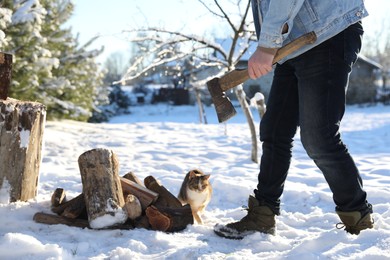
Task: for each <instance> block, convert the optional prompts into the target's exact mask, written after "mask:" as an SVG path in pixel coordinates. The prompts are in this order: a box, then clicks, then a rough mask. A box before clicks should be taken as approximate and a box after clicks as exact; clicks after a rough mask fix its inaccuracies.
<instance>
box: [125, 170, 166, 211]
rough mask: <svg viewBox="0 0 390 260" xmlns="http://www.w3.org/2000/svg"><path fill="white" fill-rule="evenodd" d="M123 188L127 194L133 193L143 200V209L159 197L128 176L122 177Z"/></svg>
mask: <svg viewBox="0 0 390 260" xmlns="http://www.w3.org/2000/svg"><path fill="white" fill-rule="evenodd" d="M121 184H122V189H123V192H124V194H125V195H128V194H132V195H134V196H136V197H137V198H138V199H139V201H140V202H141V206H142V210H145V209H146V208H147V207H148V206H150V205H151V204H152V203H154V202H155V201H156V200H157V199H158V196H159V195H158V194H157V193H156V192H154V191H151V190H149V189H147V188H145V187H144V186H142V185H139V184H137V183H135V182H133V181H131V180H128V179H126V178H123V177H122V178H121Z"/></svg>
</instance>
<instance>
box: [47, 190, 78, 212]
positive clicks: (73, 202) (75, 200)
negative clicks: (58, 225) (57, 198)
mask: <svg viewBox="0 0 390 260" xmlns="http://www.w3.org/2000/svg"><path fill="white" fill-rule="evenodd" d="M53 195H54V194H53ZM77 207H78V208H82V207H84V209H85V198H84V194H82V193H81V194H79V195H78V196H77V197H74V198H73V199H71V200H69V201H66V202H63V203H61V204H60V205H58V206H54V207H52V208H51V211H53V212H54V213H57V214H58V215H61V214H63V213H64V211H65V209H67V208H73V209H74V208H77ZM80 211H81V210H80Z"/></svg>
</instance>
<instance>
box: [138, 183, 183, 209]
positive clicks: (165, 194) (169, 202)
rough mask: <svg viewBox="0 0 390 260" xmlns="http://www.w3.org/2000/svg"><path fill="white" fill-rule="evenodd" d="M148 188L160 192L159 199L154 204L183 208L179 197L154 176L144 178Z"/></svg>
mask: <svg viewBox="0 0 390 260" xmlns="http://www.w3.org/2000/svg"><path fill="white" fill-rule="evenodd" d="M144 182H145V186H146V188H148V189H149V190H152V191H154V192H156V193H158V194H159V197H158V199H157V201H156V202H155V203H154V204H153V205H155V206H159V207H169V208H181V207H182V204H181V202H180V201H179V199H178V198H176V197H175V195H173V194H172V193H170V192H169V191H168V190H167V189H166V188H165V187H164V186H162V185H160V184H159V183H158V181H157V180H156V179H155V178H154V177H153V176H148V177H146V178H145V180H144Z"/></svg>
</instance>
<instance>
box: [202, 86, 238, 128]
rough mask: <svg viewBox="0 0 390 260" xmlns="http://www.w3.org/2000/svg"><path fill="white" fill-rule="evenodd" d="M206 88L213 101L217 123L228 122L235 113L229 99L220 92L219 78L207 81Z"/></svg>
mask: <svg viewBox="0 0 390 260" xmlns="http://www.w3.org/2000/svg"><path fill="white" fill-rule="evenodd" d="M207 88H208V90H209V92H210V95H211V99H212V100H213V103H214V107H215V110H216V112H217V117H218V121H219V123H223V122H225V121H227V120H229V119H230V118H231V117H233V116H234V115H235V114H236V113H237V112H236V109H235V108H234V106H233V104H232V102H231V101H230V99H229V98H228V97H227V96H226V94H225V92H223V91H222V89H221V86H220V82H219V78H213V79H212V80H210V81H208V82H207Z"/></svg>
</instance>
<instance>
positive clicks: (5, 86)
mask: <svg viewBox="0 0 390 260" xmlns="http://www.w3.org/2000/svg"><path fill="white" fill-rule="evenodd" d="M11 72H12V55H11V54H8V53H3V52H0V99H3V100H6V99H7V97H8V90H9V85H10V83H11Z"/></svg>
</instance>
